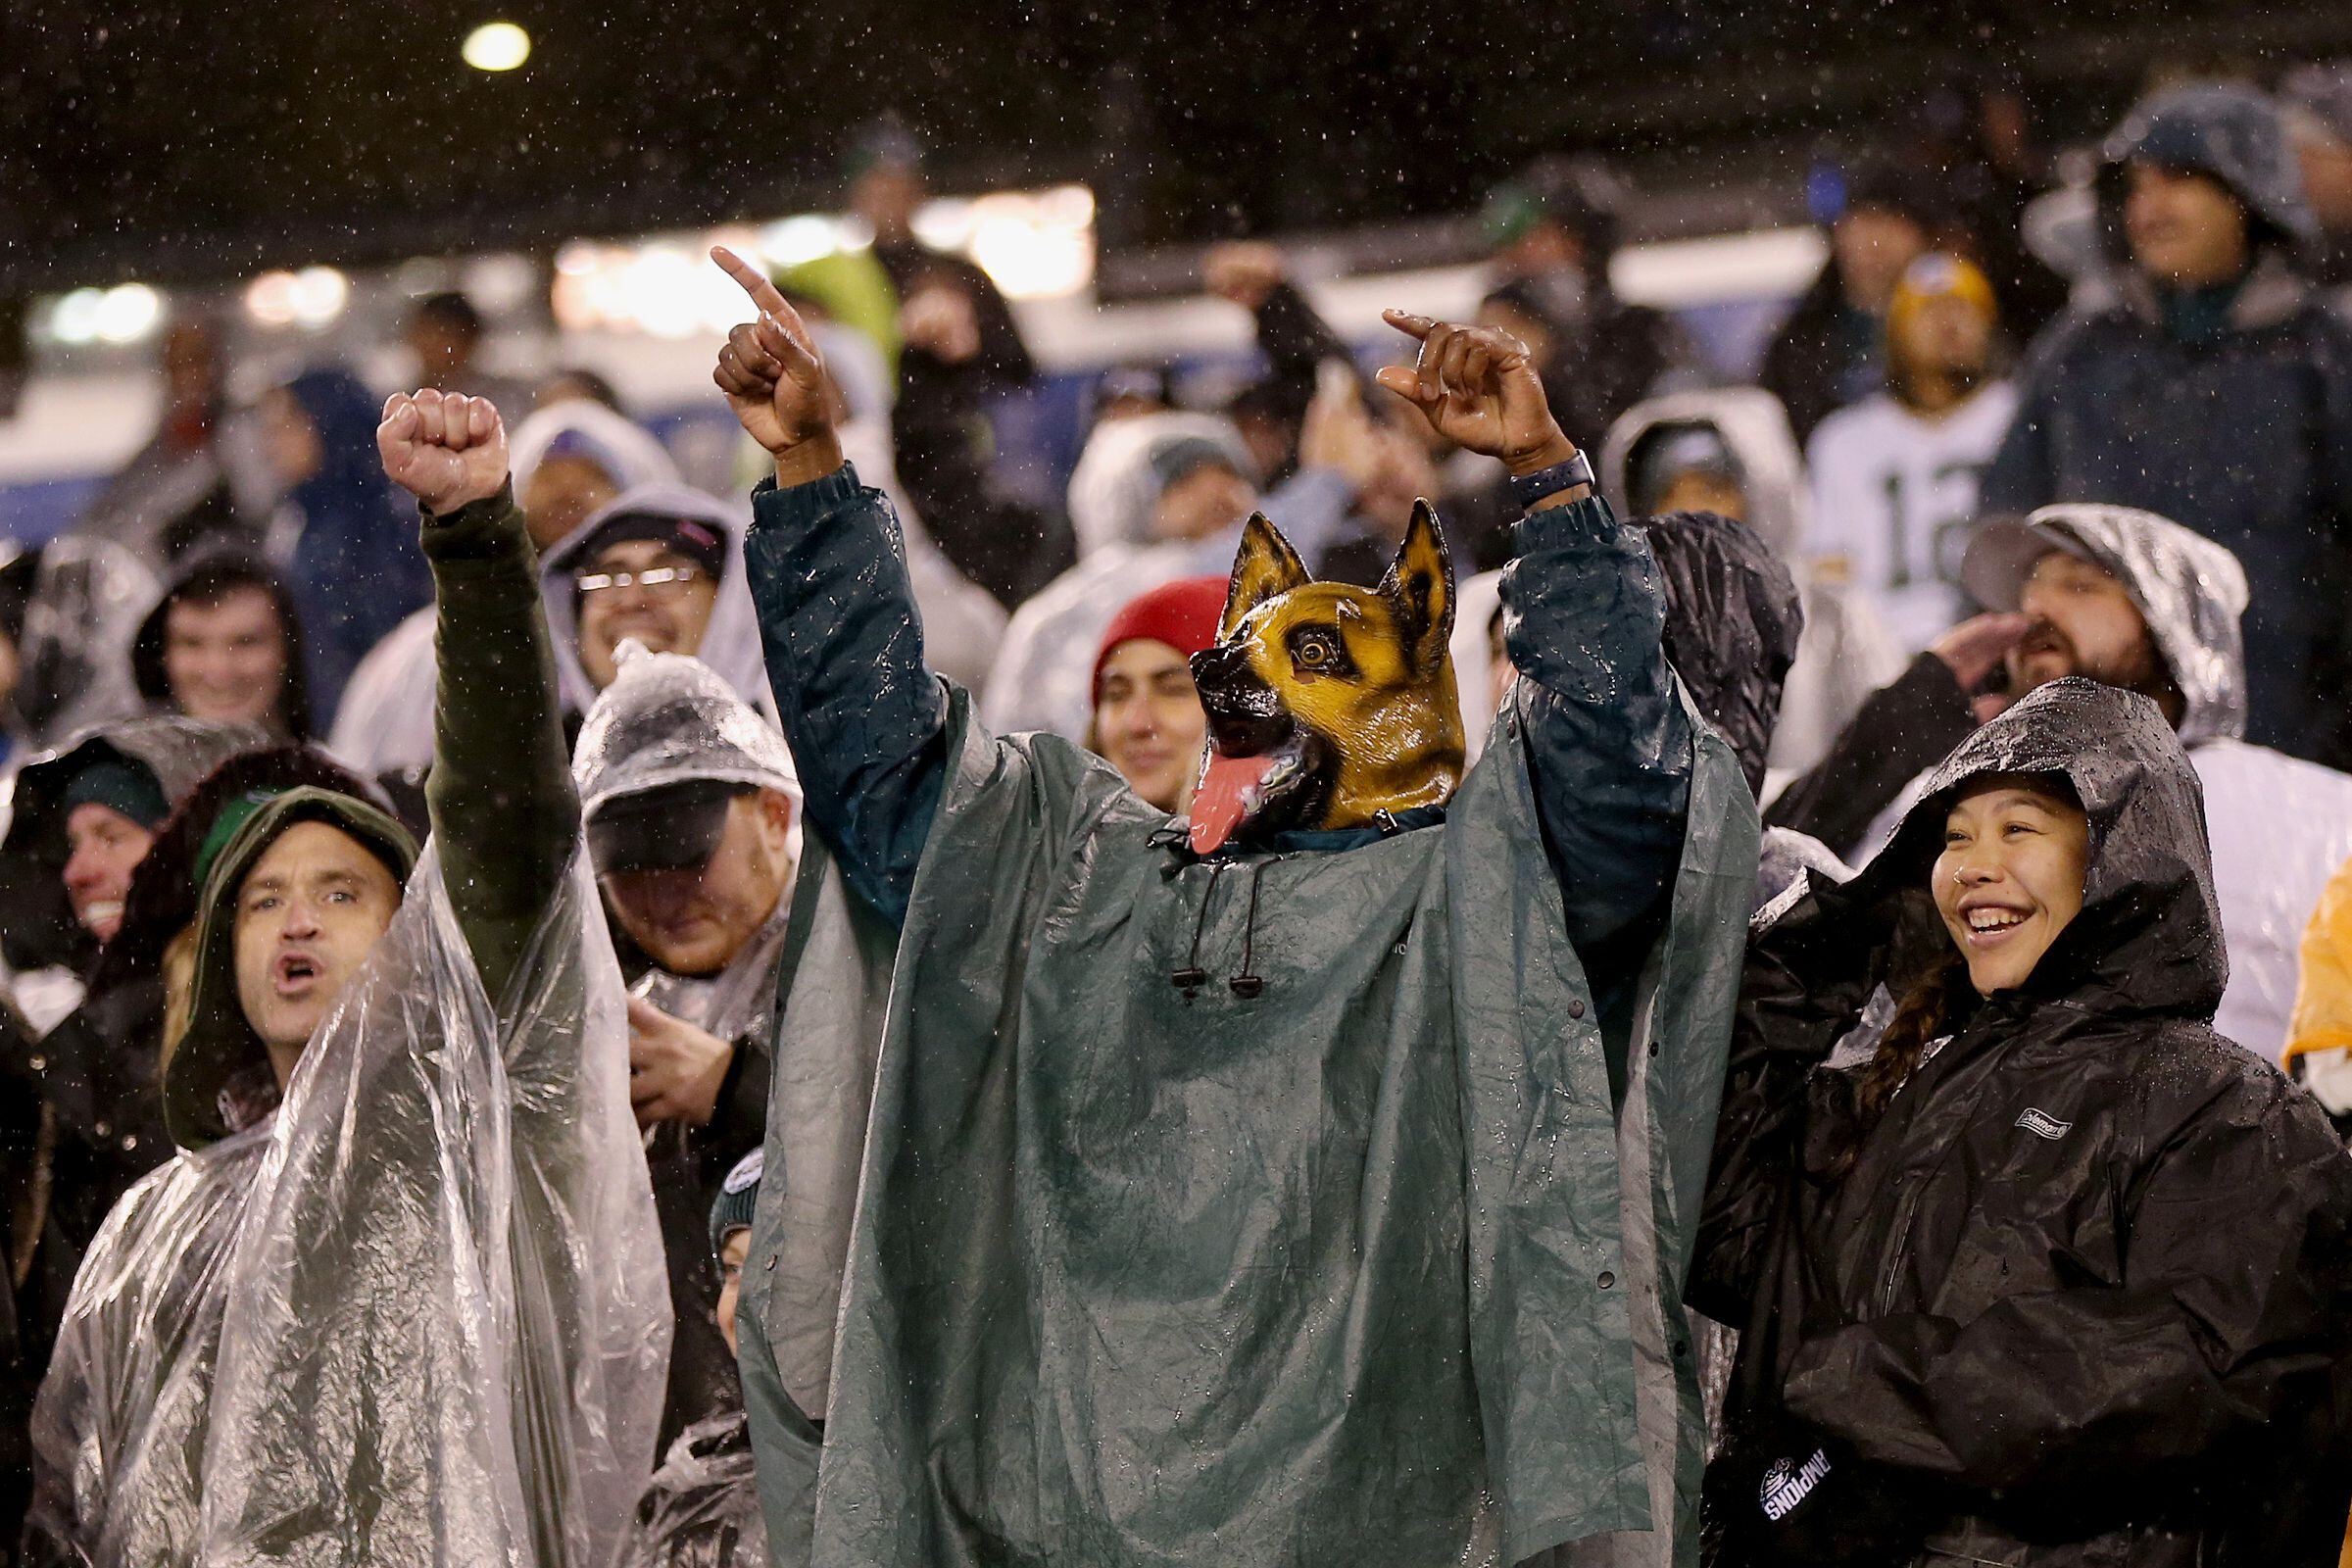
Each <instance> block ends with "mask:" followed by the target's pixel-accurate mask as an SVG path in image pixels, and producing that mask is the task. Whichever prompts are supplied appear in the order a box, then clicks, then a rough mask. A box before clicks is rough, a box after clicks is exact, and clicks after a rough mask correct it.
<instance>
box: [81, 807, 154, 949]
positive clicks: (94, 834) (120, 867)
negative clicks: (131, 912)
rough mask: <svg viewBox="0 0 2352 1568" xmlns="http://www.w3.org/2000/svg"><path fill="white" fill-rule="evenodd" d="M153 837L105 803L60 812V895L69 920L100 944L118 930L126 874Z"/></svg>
mask: <svg viewBox="0 0 2352 1568" xmlns="http://www.w3.org/2000/svg"><path fill="white" fill-rule="evenodd" d="M154 845H155V835H154V834H153V833H152V832H150V831H149V830H147V829H146V828H144V827H141V826H140V825H139V824H138V823H137V822H134V821H132V820H131V819H130V818H129V817H127V816H124V815H123V813H122V812H121V811H118V810H116V809H114V808H113V807H111V806H100V805H99V804H98V803H97V802H95V801H85V802H83V803H82V804H81V805H79V806H76V807H75V808H73V810H72V811H70V812H68V813H67V815H66V872H65V882H66V898H67V901H68V902H69V903H71V904H72V905H73V918H74V919H75V920H76V921H78V922H80V925H81V928H82V929H83V930H84V931H87V932H88V933H89V934H90V935H92V936H94V937H96V938H97V939H98V940H99V941H101V942H112V941H113V940H114V937H115V933H116V932H117V931H120V930H121V929H122V928H123V900H124V899H126V898H128V897H129V895H130V878H131V873H132V872H134V871H136V870H137V869H138V868H139V862H140V861H141V860H144V859H145V858H147V852H148V850H150V849H151V848H153V847H154Z"/></svg>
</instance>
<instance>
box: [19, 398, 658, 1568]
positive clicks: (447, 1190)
mask: <svg viewBox="0 0 2352 1568" xmlns="http://www.w3.org/2000/svg"><path fill="white" fill-rule="evenodd" d="M377 441H378V445H379V447H380V448H381V453H382V457H383V462H384V468H385V471H386V472H387V473H389V474H390V475H391V476H392V477H393V478H394V479H395V480H397V481H398V482H399V483H401V484H402V485H404V486H406V487H407V488H408V489H409V490H410V491H412V492H413V493H414V494H415V495H416V496H417V500H418V501H419V502H420V503H421V504H422V510H423V514H424V516H423V530H422V531H423V541H424V551H425V554H426V556H427V557H428V558H429V559H430V561H431V563H432V568H433V576H434V581H435V590H436V595H437V599H438V605H439V611H438V614H439V625H438V628H437V646H438V650H439V654H438V657H439V661H440V668H439V675H438V698H437V702H438V713H437V719H436V733H437V737H438V739H437V743H436V757H435V762H434V767H433V773H432V782H431V786H430V789H429V801H430V806H431V813H432V825H433V834H432V837H431V838H430V839H429V840H428V841H427V843H426V845H425V847H424V850H423V851H422V853H421V854H419V852H418V851H417V847H416V846H415V845H414V844H413V843H412V842H411V841H410V839H409V837H408V835H407V834H406V833H405V832H404V831H403V830H402V829H401V827H400V826H399V824H397V823H396V822H394V821H393V820H392V819H391V818H390V817H388V816H385V815H384V814H382V813H381V812H380V811H378V810H376V809H374V808H373V807H371V806H369V805H368V803H367V802H365V801H362V800H360V799H358V798H356V797H353V796H349V795H343V794H339V793H336V792H334V791H330V790H322V789H316V788H301V789H292V790H288V791H285V792H283V793H281V794H276V795H266V794H256V795H252V796H248V797H246V798H244V799H243V800H241V801H239V802H237V803H235V804H234V805H233V806H232V807H231V808H230V809H226V810H224V811H223V812H222V813H221V820H220V823H219V825H218V826H216V828H215V829H214V831H213V834H212V838H211V840H210V841H208V842H207V844H206V845H205V847H204V851H203V853H202V855H201V857H200V858H199V863H198V866H197V877H198V880H199V882H200V883H201V886H202V892H201V896H200V899H199V904H198V909H199V913H198V916H197V927H196V930H197V940H196V959H195V970H196V973H195V980H194V995H193V1000H192V1003H191V1018H190V1022H189V1025H188V1029H187V1033H186V1035H185V1037H184V1038H183V1039H182V1041H181V1043H180V1044H179V1046H178V1048H177V1049H176V1050H175V1051H174V1052H172V1054H171V1056H170V1057H169V1059H168V1060H167V1061H166V1062H165V1064H164V1069H163V1095H164V1107H165V1118H166V1121H167V1123H168V1124H169V1126H170V1128H171V1131H172V1138H173V1140H174V1142H175V1143H176V1144H177V1145H178V1147H179V1153H178V1154H177V1156H176V1157H175V1158H173V1159H172V1161H171V1162H170V1163H169V1164H167V1165H165V1166H164V1167H163V1168H161V1169H160V1170H158V1171H156V1172H155V1173H154V1174H153V1175H152V1176H150V1177H148V1178H147V1179H146V1180H145V1181H143V1182H141V1183H140V1184H139V1185H138V1186H137V1187H135V1188H133V1189H132V1190H131V1191H130V1193H129V1194H127V1195H126V1196H125V1197H124V1198H123V1201H122V1202H121V1203H119V1204H118V1205H117V1206H116V1208H115V1211H114V1213H113V1214H112V1215H111V1216H110V1217H109V1219H108V1221H107V1223H106V1227H105V1229H104V1230H103V1231H102V1232H101V1233H100V1235H99V1237H98V1239H97V1241H96V1242H95V1243H94V1244H93V1246H92V1248H91V1250H90V1252H89V1255H88V1257H87V1259H86V1260H85V1262H84V1263H83V1266H82V1269H81V1272H80V1275H79V1276H78V1278H77V1279H76V1281H75V1285H74V1290H73V1299H72V1303H71V1305H70V1306H69V1308H68V1314H67V1322H66V1325H65V1328H64V1330H63V1331H62V1333H61V1335H60V1337H59V1341H58V1349H57V1355H56V1359H55V1361H54V1362H53V1364H52V1366H51V1370H50V1374H49V1377H48V1380H47V1382H46V1383H45V1384H44V1385H43V1387H42V1390H41V1395H40V1398H39V1402H38V1405H37V1407H36V1409H35V1413H34V1443H35V1446H36V1450H37V1464H36V1478H35V1486H36V1496H35V1503H34V1514H33V1519H32V1523H31V1538H32V1541H33V1543H34V1547H35V1557H36V1560H61V1561H69V1562H75V1563H92V1564H103V1565H110V1568H111V1565H117V1564H121V1565H126V1568H127V1565H134V1564H135V1565H141V1568H145V1565H150V1564H153V1565H158V1568H177V1565H182V1564H196V1563H206V1564H213V1563H231V1562H234V1563H290V1564H328V1563H333V1564H337V1565H360V1564H368V1565H373V1564H383V1565H386V1568H390V1565H394V1564H398V1565H400V1568H417V1565H422V1564H450V1565H452V1568H456V1565H459V1564H465V1565H467V1568H474V1565H479V1564H484V1563H506V1564H527V1565H532V1568H554V1565H559V1564H561V1565H564V1568H591V1565H595V1564H600V1563H601V1562H602V1560H603V1557H604V1554H605V1553H606V1551H607V1550H608V1549H609V1547H610V1544H611V1541H612V1539H613V1536H614V1534H615V1533H616V1532H617V1531H618V1529H619V1528H620V1527H621V1526H622V1525H623V1524H624V1523H625V1520H626V1515H627V1511H628V1506H629V1503H630V1501H631V1500H632V1499H633V1498H634V1496H635V1495H636V1493H637V1491H638V1489H639V1487H640V1485H641V1484H642V1478H643V1475H644V1472H645V1469H646V1467H647V1465H648V1463H649V1462H650V1460H651V1457H652V1446H653V1439H654V1422H655V1419H656V1416H657V1414H658V1410H659V1406H660V1400H661V1392H662V1366H663V1362H664V1359H665V1357H666V1354H667V1350H668V1342H669V1310H668V1299H667V1294H666V1291H665V1288H664V1284H663V1280H662V1264H661V1255H662V1254H661V1244H660V1241H659V1240H658V1238H657V1236H656V1234H655V1228H654V1215H653V1205H652V1199H651V1194H650V1192H649V1190H648V1187H647V1182H646V1173H645V1161H644V1155H643V1152H642V1148H641V1146H640V1144H639V1142H638V1139H637V1135H636V1128H635V1126H634V1124H633V1122H632V1120H631V1118H630V1115H629V1103H628V1081H627V1078H628V1066H627V1029H626V1023H625V1020H624V1018H623V1015H622V998H621V994H620V980H619V973H618V971H617V969H616V968H615V966H614V964H613V955H612V950H611V947H610V944H609V942H608V941H607V940H606V939H605V937H604V935H603V932H602V925H601V922H599V921H598V920H597V919H596V918H595V910H596V905H595V902H594V901H595V894H594V892H593V889H592V886H591V884H590V882H589V880H588V876H587V873H586V870H585V868H584V865H583V863H582V859H581V856H580V851H579V838H580V827H579V802H578V798H577V796H576V795H575V794H574V793H573V790H572V784H571V779H570V774H569V771H568V768H567V767H566V765H565V764H566V759H565V755H564V737H563V733H562V731H561V729H560V727H559V725H558V722H557V711H556V697H555V676H554V672H553V667H552V664H551V662H550V659H549V653H548V642H547V629H546V625H545V622H544V619H543V617H542V614H541V610H540V601H539V591H538V585H537V583H536V581H535V580H534V578H533V575H532V569H531V549H530V544H529V540H528V537H527V534H526V532H525V528H524V520H523V516H522V514H521V513H520V512H519V511H518V510H517V509H516V508H515V504H514V502H513V500H512V498H511V496H510V494H509V487H508V480H507V456H506V433H505V430H504V429H503V427H502V426H501V424H500V421H499V417H498V414H497V411H496V410H495V409H493V408H492V407H491V406H490V405H489V404H488V403H486V402H483V401H481V400H479V399H467V398H465V397H460V396H449V397H444V396H442V395H440V394H438V393H434V392H429V391H428V392H420V393H418V394H417V395H416V396H415V397H414V398H409V397H395V398H393V399H392V400H391V401H390V402H389V403H388V404H387V405H386V406H385V410H384V422H383V425H382V427H381V429H380V430H379V431H378V432H377ZM354 591H365V585H364V584H355V585H354Z"/></svg>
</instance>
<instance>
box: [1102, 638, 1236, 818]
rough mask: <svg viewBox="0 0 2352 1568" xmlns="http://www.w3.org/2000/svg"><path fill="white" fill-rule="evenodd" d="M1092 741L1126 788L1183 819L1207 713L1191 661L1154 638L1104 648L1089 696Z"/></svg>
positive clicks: (1203, 741) (1205, 738)
mask: <svg viewBox="0 0 2352 1568" xmlns="http://www.w3.org/2000/svg"><path fill="white" fill-rule="evenodd" d="M1095 739H1096V742H1097V744H1098V745H1099V746H1100V747H1101V749H1102V752H1103V760H1105V761H1107V762H1108V763H1110V765H1111V766H1113V767H1115V768H1117V769H1118V770H1119V777H1121V778H1123V779H1125V780H1126V781H1127V787H1128V788H1129V789H1131V790H1133V791H1135V793H1136V794H1138V795H1140V796H1142V797H1143V798H1144V799H1145V800H1147V801H1149V802H1151V803H1152V805H1153V806H1156V807H1158V808H1159V809H1161V810H1163V811H1172V812H1175V813H1177V814H1179V815H1181V814H1183V812H1184V810H1185V809H1186V808H1187V807H1188V806H1190V805H1191V804H1192V793H1193V780H1194V776H1195V775H1196V774H1197V773H1198V772H1199V771H1200V768H1201V748H1202V747H1204V746H1205V745H1207V744H1208V715H1207V714H1206V713H1205V712H1203V711H1201V694H1200V692H1199V691H1197V690H1196V689H1195V688H1194V686H1193V666H1192V662H1191V661H1189V660H1188V659H1186V658H1185V656H1184V655H1183V654H1182V653H1179V652H1178V651H1177V650H1176V649H1175V648H1173V647H1171V646H1169V645H1168V644H1166V643H1163V642H1161V641H1160V640H1159V639H1157V638H1156V637H1136V638H1131V639H1129V640H1128V641H1126V642H1123V643H1121V644H1119V646H1118V647H1116V648H1114V649H1112V650H1111V653H1110V657H1109V658H1108V659H1106V660H1104V661H1103V679H1102V683H1101V685H1100V687H1099V688H1098V694H1097V696H1096V698H1095Z"/></svg>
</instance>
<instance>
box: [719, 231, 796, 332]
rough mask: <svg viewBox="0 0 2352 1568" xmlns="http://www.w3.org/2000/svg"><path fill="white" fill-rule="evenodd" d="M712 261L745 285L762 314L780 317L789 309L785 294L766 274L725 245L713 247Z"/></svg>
mask: <svg viewBox="0 0 2352 1568" xmlns="http://www.w3.org/2000/svg"><path fill="white" fill-rule="evenodd" d="M711 260H712V261H714V262H716V263H717V264H718V265H719V269H720V270H722V271H724V272H725V273H726V274H727V275H728V276H729V277H731V278H733V279H734V280H735V281H736V282H737V283H740V284H741V285H743V291H744V292H745V293H746V294H749V295H750V296H751V297H752V303H753V304H754V305H757V306H759V307H760V312H761V314H763V315H767V316H780V315H782V314H783V313H784V312H785V311H786V310H787V309H789V307H788V306H786V305H785V303H784V296H783V294H782V293H781V292H780V291H779V290H778V289H777V288H776V285H775V284H773V283H771V282H769V281H768V277H767V274H766V273H765V272H762V271H761V270H760V269H758V268H757V267H754V266H753V265H752V264H751V263H749V262H747V261H745V260H744V259H743V258H742V257H740V256H738V255H736V254H735V253H734V252H733V251H731V250H729V249H727V248H726V247H725V246H724V245H713V246H711Z"/></svg>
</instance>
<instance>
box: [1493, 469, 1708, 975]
mask: <svg viewBox="0 0 2352 1568" xmlns="http://www.w3.org/2000/svg"><path fill="white" fill-rule="evenodd" d="M1502 606H1503V643H1504V647H1505V648H1506V649H1507V651H1508V652H1509V654H1510V659H1511V663H1512V665H1513V666H1514V667H1515V668H1517V670H1518V671H1519V674H1520V677H1521V678H1520V680H1519V681H1518V682H1517V683H1516V685H1515V687H1514V689H1513V694H1512V697H1511V714H1510V716H1511V717H1513V718H1515V719H1516V720H1517V721H1518V722H1520V723H1523V724H1525V725H1526V726H1527V739H1528V748H1527V750H1528V756H1529V758H1530V759H1531V760H1532V765H1533V767H1534V769H1535V789H1536V807H1537V812H1538V814H1539V816H1540V817H1541V818H1542V820H1543V823H1544V839H1545V841H1546V846H1547V848H1548V849H1549V851H1550V853H1551V857H1552V868H1553V871H1554V872H1555V874H1556V875H1557V876H1558V877H1559V880H1560V891H1561V894H1562V896H1563V898H1564V900H1565V902H1566V905H1567V910H1568V935H1569V937H1570V939H1571V940H1572V941H1574V942H1575V944H1576V948H1577V952H1578V953H1579V954H1580V955H1582V956H1584V959H1585V966H1586V969H1587V970H1588V972H1590V973H1592V974H1593V978H1594V981H1595V984H1596V986H1599V985H1602V984H1603V983H1604V982H1605V979H1606V977H1607V976H1608V975H1609V974H1612V973H1620V974H1624V978H1625V979H1626V981H1627V982H1628V983H1629V985H1630V982H1631V981H1632V980H1633V979H1634V978H1635V975H1633V974H1625V973H1624V971H1625V970H1626V969H1627V968H1628V967H1630V968H1632V969H1635V970H1638V969H1639V967H1640V960H1639V957H1638V956H1637V957H1635V958H1634V960H1633V962H1632V963H1631V965H1621V964H1615V963H1610V962H1607V961H1606V959H1607V957H1608V956H1610V954H1611V950H1612V946H1613V945H1615V944H1624V945H1626V946H1627V947H1628V948H1629V949H1631V948H1644V949H1645V948H1646V946H1647V944H1648V941H1649V939H1650V938H1651V936H1652V935H1654V928H1655V924H1656V922H1657V920H1658V919H1659V918H1660V917H1661V916H1662V915H1663V914H1664V912H1665V909H1666V906H1667V899H1668V895H1669V893H1670V890H1671V889H1672V888H1673V886H1674V876H1675V870H1676V867H1677V866H1678V865H1679V864H1680V863H1681V859H1682V848H1683V819H1684V815H1685V813H1686V812H1687V811H1688V810H1689V809H1690V804H1691V759H1692V747H1693V743H1694V740H1695V737H1694V736H1693V735H1692V733H1691V720H1690V718H1689V716H1688V715H1687V714H1686V713H1685V712H1684V711H1683V706H1682V702H1681V700H1680V698H1679V697H1678V696H1677V694H1676V691H1675V687H1674V681H1673V679H1672V676H1671V673H1670V671H1669V669H1668V667H1667V663H1666V653H1665V649H1664V646H1663V644H1662V643H1661V641H1660V638H1661V636H1662V633H1663V630H1664V626H1665V616H1666V596H1665V590H1664V588H1663V586H1662V585H1661V584H1660V582H1659V579H1658V567H1657V563H1656V561H1655V560H1653V559H1652V558H1651V556H1650V553H1649V544H1648V542H1647V541H1646V540H1644V539H1643V538H1642V535H1641V533H1640V532H1639V531H1638V530H1636V529H1633V528H1628V527H1626V526H1625V525H1624V524H1622V523H1620V522H1619V521H1618V520H1617V517H1616V515H1615V514H1614V513H1612V512H1611V511H1610V510H1609V504H1608V502H1606V501H1605V500H1603V499H1601V498H1600V497H1598V496H1593V497H1590V498H1588V499H1586V500H1584V501H1579V502H1576V503H1574V504H1573V505H1570V506H1565V507H1552V508H1549V509H1546V510H1544V511H1542V512H1531V513H1529V514H1528V515H1526V516H1525V517H1522V518H1521V519H1520V521H1519V556H1518V559H1517V560H1516V561H1514V562H1513V563H1512V564H1511V565H1510V566H1509V567H1508V568H1506V569H1505V570H1504V572H1503V576H1502ZM1596 958H1599V959H1602V960H1603V961H1601V962H1595V959H1596ZM1600 1000H1601V1003H1602V1007H1603V1010H1604V1011H1605V1010H1606V1009H1607V1005H1608V1002H1607V999H1606V998H1605V997H1604V998H1601V999H1600Z"/></svg>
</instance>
